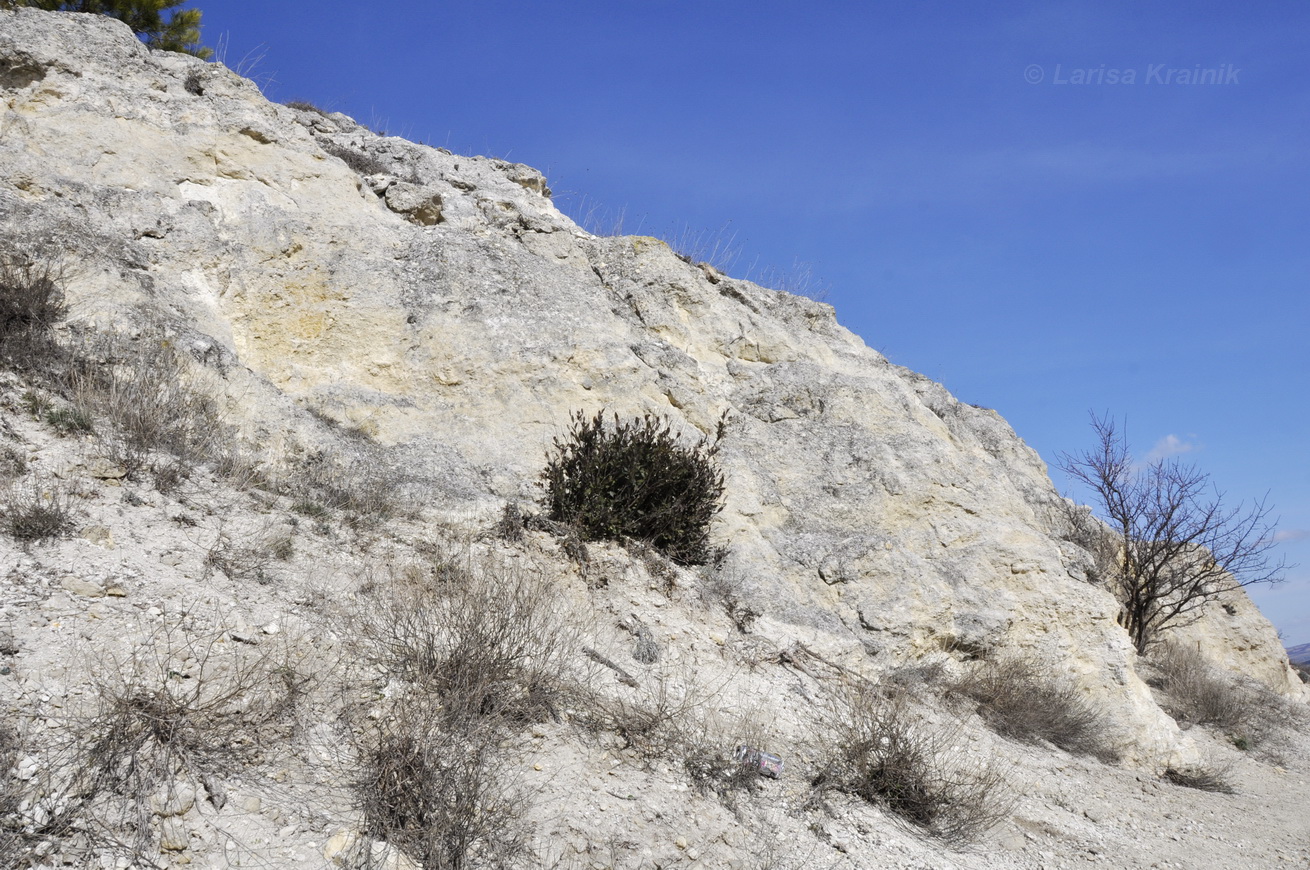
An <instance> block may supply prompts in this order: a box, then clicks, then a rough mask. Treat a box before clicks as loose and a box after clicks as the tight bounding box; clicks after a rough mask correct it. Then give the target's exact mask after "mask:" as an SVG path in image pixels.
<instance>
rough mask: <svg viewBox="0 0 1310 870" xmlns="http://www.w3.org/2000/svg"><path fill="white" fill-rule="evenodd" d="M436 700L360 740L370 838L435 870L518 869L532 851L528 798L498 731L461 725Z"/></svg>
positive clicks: (417, 700) (404, 704) (359, 783)
mask: <svg viewBox="0 0 1310 870" xmlns="http://www.w3.org/2000/svg"><path fill="white" fill-rule="evenodd" d="M460 724H461V725H462V726H463V727H460V728H451V727H448V717H447V716H446V715H444V711H443V710H441V709H440V705H439V704H435V705H434V703H433V699H432V698H430V697H424V696H421V695H412V696H409V697H407V698H405V699H403V700H401V701H400V702H399V703H396V704H394V705H392V706H391V708H390V710H389V715H388V716H387V718H386V721H385V722H384V723H383V724H381V725H380V726H378V727H376V728H372V729H368V730H366V731H365V733H364V735H363V736H362V737H360V738H359V739H357V751H358V753H359V756H360V761H361V770H360V773H359V776H358V777H357V779H356V780H355V783H354V786H355V794H356V797H357V801H358V804H359V808H360V810H361V812H362V814H363V819H364V824H363V830H364V833H365V834H366V835H368V836H371V837H376V838H378V839H381V840H384V841H386V842H387V843H389V844H391V845H393V846H396V847H397V848H399V849H401V850H402V851H404V852H405V853H406V854H407V855H409V856H410V857H411V858H413V859H414V860H416V861H418V862H419V863H421V864H422V866H424V867H426V868H432V870H461V868H465V867H488V868H499V867H509V866H514V862H515V860H516V859H517V858H518V856H519V855H521V854H522V853H523V851H524V849H525V844H526V830H525V828H524V825H523V821H522V819H523V815H524V813H525V811H526V804H527V797H526V795H525V794H524V793H523V791H522V790H521V789H520V788H518V787H517V786H516V784H515V783H514V781H513V779H512V777H511V776H510V768H509V765H508V764H507V762H506V760H505V758H504V756H503V754H502V752H501V751H500V749H499V747H498V743H499V740H500V732H499V729H497V728H495V727H493V726H492V724H490V723H486V722H483V723H477V724H474V723H470V722H464V723H460Z"/></svg>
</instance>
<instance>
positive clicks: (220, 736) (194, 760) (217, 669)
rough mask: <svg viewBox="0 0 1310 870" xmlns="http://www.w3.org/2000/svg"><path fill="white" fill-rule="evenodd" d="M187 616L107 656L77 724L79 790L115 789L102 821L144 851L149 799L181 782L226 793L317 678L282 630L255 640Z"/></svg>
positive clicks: (167, 797)
mask: <svg viewBox="0 0 1310 870" xmlns="http://www.w3.org/2000/svg"><path fill="white" fill-rule="evenodd" d="M190 622H191V620H190V619H189V618H188V617H186V616H183V617H182V618H180V619H177V620H175V621H169V622H167V623H166V624H165V625H163V626H161V627H160V628H159V629H157V630H156V631H155V633H154V635H153V636H152V637H151V638H150V639H149V640H148V641H147V642H146V643H145V644H142V645H141V646H139V647H137V648H136V649H135V650H134V651H133V652H132V654H131V655H130V656H129V657H128V658H127V659H126V660H122V661H116V660H114V659H113V658H112V657H111V658H110V659H109V660H108V661H109V665H108V666H107V668H106V669H105V672H104V673H102V674H101V676H100V678H99V681H98V686H97V688H98V692H99V699H98V705H97V709H96V711H95V713H94V714H92V715H91V716H90V717H88V718H86V719H85V720H84V721H81V722H78V723H76V724H75V726H74V727H75V728H76V730H77V732H78V738H79V741H78V743H79V747H80V751H79V756H78V767H79V770H78V779H79V791H80V792H81V793H82V794H85V795H88V796H99V795H104V796H113V799H112V800H110V801H108V802H107V803H106V805H105V806H104V807H103V809H106V810H110V811H111V813H112V812H113V811H114V810H116V811H117V818H116V819H115V818H113V817H112V816H111V817H109V818H106V819H104V821H105V822H106V823H107V824H109V825H110V826H111V827H117V826H123V827H126V828H128V829H129V830H132V831H133V832H134V835H135V847H136V849H137V850H138V851H144V850H146V849H148V847H149V843H150V841H151V838H152V833H151V831H150V828H149V819H150V816H151V813H152V802H153V803H154V804H155V805H158V804H159V803H160V801H161V800H162V801H165V802H167V801H171V800H175V799H176V796H177V792H178V790H179V789H180V788H182V787H184V786H190V787H191V788H192V789H197V790H198V789H199V788H201V787H202V786H203V787H204V788H205V789H206V791H207V793H208V796H209V799H210V800H211V801H215V802H216V803H217V802H221V800H222V795H223V794H224V793H225V790H224V789H223V786H222V782H223V777H224V776H226V775H228V774H229V773H231V772H232V770H233V769H234V768H236V767H239V766H241V765H249V764H253V763H255V762H256V761H257V760H258V759H259V758H260V757H261V754H262V750H263V747H264V746H265V745H266V744H267V743H269V742H270V741H271V740H274V739H276V738H277V737H278V736H279V735H281V736H286V732H287V731H288V729H289V728H290V726H291V724H292V721H291V720H292V714H293V713H294V711H295V708H296V706H297V704H298V703H299V702H300V700H301V699H302V698H303V697H304V695H305V693H306V692H307V691H308V689H309V686H310V684H311V678H310V677H309V676H308V675H307V674H306V673H305V672H304V670H303V669H302V667H301V666H300V663H299V662H298V660H297V658H296V656H295V653H294V651H293V649H292V647H291V643H290V641H288V640H286V639H285V636H284V637H283V639H282V640H280V641H279V640H275V639H271V638H270V639H268V640H266V641H264V642H263V645H261V646H259V647H254V646H251V645H248V644H241V643H236V642H233V641H232V640H231V639H230V637H229V636H228V633H227V630H226V628H225V627H223V626H221V625H220V626H211V627H208V628H207V630H205V631H203V632H201V633H192V632H191V626H190V625H189V623H190ZM97 803H98V804H99V803H100V802H99V801H98V802H97ZM115 823H117V824H115Z"/></svg>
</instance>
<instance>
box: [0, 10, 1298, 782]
mask: <svg viewBox="0 0 1310 870" xmlns="http://www.w3.org/2000/svg"><path fill="white" fill-rule="evenodd" d="M0 88H2V90H0V95H2V96H3V100H4V106H3V114H2V115H0V165H2V166H3V167H4V171H3V173H2V174H3V180H2V181H0V231H2V232H3V233H4V234H5V236H6V237H7V238H8V239H10V240H11V241H13V242H14V243H17V244H20V245H21V244H40V245H50V244H51V243H53V244H55V245H56V246H57V247H58V248H60V249H61V250H62V251H63V252H64V257H65V260H66V262H67V265H68V267H69V275H70V283H69V291H70V294H71V298H72V302H73V319H74V320H75V321H85V322H97V323H100V324H102V325H113V326H115V327H116V328H126V329H132V328H135V327H138V326H139V325H140V324H142V323H144V322H146V321H147V320H154V321H162V322H164V323H166V324H168V326H169V328H170V329H172V330H173V331H175V332H176V333H178V334H180V335H182V336H184V338H185V341H186V344H187V346H188V349H189V350H190V351H191V352H192V355H193V356H194V357H195V359H196V360H197V363H198V364H200V365H204V366H207V367H208V368H209V369H211V370H212V371H213V372H214V373H215V374H216V376H217V378H218V380H217V383H219V384H220V385H221V387H222V389H223V390H224V391H225V392H226V394H227V398H228V400H229V401H230V402H231V403H232V406H233V409H234V410H233V411H232V415H231V418H230V419H231V420H232V421H234V422H236V423H238V424H239V426H240V428H241V429H242V431H243V433H244V436H245V437H246V438H247V439H249V441H250V442H251V443H252V444H258V445H260V446H261V447H262V448H265V449H269V450H274V451H275V450H277V449H278V448H279V445H285V444H290V443H292V442H293V441H294V440H295V439H296V438H297V437H301V436H303V432H302V430H304V429H305V428H306V425H307V423H306V421H307V420H308V419H309V417H308V412H309V411H310V410H313V411H314V412H316V413H318V414H319V415H326V416H327V417H328V418H331V419H334V420H337V421H339V422H340V423H341V424H343V425H344V426H349V427H357V428H359V429H360V430H362V431H363V432H366V433H367V434H369V435H370V436H372V437H373V438H374V439H375V440H376V441H377V442H378V443H380V444H381V445H383V446H384V447H385V448H386V449H387V451H388V452H389V453H390V455H391V456H392V457H393V459H394V461H395V463H396V464H397V466H398V467H403V468H404V469H405V470H406V473H407V475H408V478H409V479H408V486H409V488H410V489H411V491H412V492H414V493H416V494H419V495H420V496H421V497H422V498H423V499H424V500H427V501H428V502H429V503H430V504H431V505H433V506H435V507H438V508H441V509H445V510H459V511H464V512H466V513H469V514H470V515H485V516H491V515H493V514H494V513H495V512H496V511H498V510H499V509H500V507H501V505H503V504H504V503H505V502H506V501H518V502H523V503H527V502H530V501H532V500H534V499H535V497H536V489H535V486H536V476H537V473H538V471H539V469H540V467H541V462H542V457H543V455H544V453H545V451H546V448H547V447H548V445H549V444H550V442H551V439H552V438H553V437H555V436H556V435H558V434H559V433H560V432H561V431H562V430H563V429H564V427H565V425H566V423H567V420H568V416H569V414H570V412H572V411H574V410H577V409H582V410H586V411H588V412H591V411H595V410H599V409H602V408H603V409H608V410H612V411H614V412H617V413H619V414H620V415H631V414H639V413H642V412H647V411H649V412H654V413H656V414H660V415H664V416H667V417H669V418H670V419H672V420H674V421H675V422H676V423H677V424H678V425H679V426H681V427H682V428H683V429H684V430H686V431H689V432H690V431H691V430H693V429H698V430H701V431H709V430H710V429H711V428H712V425H713V422H714V421H715V420H717V419H718V418H719V416H720V415H721V414H723V413H724V412H725V411H727V412H729V414H730V416H731V418H732V420H733V421H734V422H733V427H732V432H731V435H730V438H729V439H728V440H727V441H726V442H725V445H724V449H723V452H722V457H721V458H722V463H723V467H724V470H725V473H726V476H727V481H728V489H727V493H728V495H727V508H726V510H725V511H724V513H723V514H722V519H721V521H720V523H719V526H718V536H719V539H720V540H721V541H722V543H724V544H725V545H727V546H728V547H730V550H731V554H730V557H729V561H728V563H727V566H726V570H728V571H732V572H736V574H737V575H738V576H739V577H740V578H741V581H742V583H743V586H744V588H745V589H746V590H747V593H748V594H749V595H750V597H751V599H752V601H753V602H754V604H755V605H756V606H757V607H758V608H759V609H760V610H762V611H763V614H764V615H763V617H762V618H761V620H760V622H759V629H758V630H759V631H760V632H763V633H766V634H768V635H770V636H773V637H775V638H779V639H785V638H794V639H797V640H801V641H803V642H805V643H806V644H808V645H810V646H811V647H813V648H814V649H817V650H821V651H822V652H823V654H825V655H826V656H828V657H830V658H832V659H833V660H835V661H840V662H841V663H843V664H844V665H846V666H848V667H850V668H852V669H854V670H857V671H861V672H876V671H878V670H880V669H882V668H884V667H886V666H890V665H893V664H897V663H901V662H904V661H906V660H909V659H913V658H916V657H917V656H920V655H922V654H924V653H926V652H929V651H935V650H942V649H966V650H967V649H976V648H984V647H1006V648H1014V649H1020V650H1026V651H1031V652H1033V653H1035V654H1036V655H1038V656H1040V657H1041V658H1042V659H1043V660H1044V661H1046V662H1049V663H1050V668H1051V670H1052V672H1054V673H1064V674H1067V675H1069V676H1070V677H1072V678H1074V679H1076V680H1077V681H1078V683H1079V684H1080V685H1081V686H1083V687H1084V689H1085V690H1086V691H1087V692H1088V693H1090V694H1091V695H1093V696H1094V697H1096V698H1097V699H1098V701H1099V703H1100V706H1102V707H1103V709H1105V710H1108V711H1111V712H1112V713H1113V715H1114V717H1115V720H1116V726H1117V727H1118V728H1119V729H1121V730H1122V731H1123V733H1124V736H1125V737H1127V738H1129V739H1128V741H1127V743H1126V745H1128V746H1130V747H1132V748H1131V749H1130V751H1129V756H1130V757H1131V758H1136V759H1137V760H1139V761H1141V762H1144V763H1147V764H1152V765H1157V764H1161V763H1164V762H1165V761H1166V760H1168V759H1169V758H1171V757H1183V758H1184V759H1186V758H1187V756H1188V755H1189V753H1190V749H1189V743H1190V741H1189V740H1188V739H1187V738H1186V736H1185V735H1182V734H1181V733H1180V732H1179V731H1178V728H1177V726H1176V725H1175V724H1174V722H1173V720H1172V719H1170V718H1169V717H1167V716H1165V715H1164V714H1163V713H1162V712H1161V711H1160V710H1159V709H1158V707H1157V706H1156V705H1155V703H1154V702H1153V701H1152V699H1151V695H1150V693H1149V691H1148V690H1147V689H1146V687H1145V686H1144V684H1143V683H1142V682H1141V680H1140V679H1139V678H1138V676H1137V675H1136V673H1135V669H1134V658H1135V657H1134V654H1133V652H1132V650H1131V647H1130V644H1129V643H1128V641H1127V638H1126V636H1125V635H1124V633H1123V632H1122V631H1121V630H1120V629H1119V628H1118V627H1117V625H1116V624H1115V614H1116V611H1117V605H1116V603H1115V601H1114V600H1113V598H1112V597H1111V596H1110V595H1109V594H1108V593H1107V592H1106V591H1105V590H1103V589H1101V588H1098V587H1096V586H1095V585H1092V584H1089V583H1088V582H1086V574H1085V571H1086V566H1087V558H1088V557H1087V554H1086V553H1084V552H1083V551H1082V550H1080V549H1079V548H1078V547H1077V546H1076V545H1074V544H1072V543H1070V542H1068V541H1065V540H1062V539H1061V534H1062V533H1061V517H1062V512H1063V507H1064V506H1063V503H1062V500H1061V499H1060V497H1059V495H1058V493H1056V492H1055V490H1054V488H1053V486H1052V484H1051V482H1050V480H1049V478H1048V477H1047V474H1046V469H1045V467H1044V465H1043V464H1042V462H1041V460H1040V458H1039V457H1038V456H1037V454H1036V453H1035V452H1034V451H1032V450H1031V449H1029V448H1028V447H1027V446H1026V445H1024V444H1023V442H1022V441H1021V440H1020V439H1019V438H1018V437H1017V436H1016V435H1015V433H1014V432H1013V431H1012V430H1011V429H1010V427H1009V426H1008V425H1007V424H1006V423H1005V422H1004V420H1003V419H1002V418H1001V417H1000V416H999V415H998V414H996V413H995V412H992V411H988V410H985V409H979V408H975V407H972V406H969V405H967V404H963V403H960V402H958V401H957V400H955V399H954V398H953V397H952V396H951V395H950V394H949V393H948V392H947V391H946V390H945V389H944V388H942V387H941V386H940V385H938V384H935V383H933V382H931V381H929V380H928V379H926V378H924V377H922V376H919V375H917V374H914V373H912V372H909V371H907V370H905V369H902V368H900V367H897V366H895V365H892V364H890V363H889V362H888V361H887V360H886V359H884V358H883V357H881V356H880V355H879V354H878V353H876V352H875V351H873V350H871V349H870V348H868V347H867V346H865V344H864V343H863V342H862V341H861V340H860V339H859V338H858V337H857V336H855V335H853V334H852V333H850V332H849V331H848V330H846V329H844V328H842V327H841V326H840V325H839V324H838V323H837V321H836V319H835V317H834V312H833V310H832V309H831V308H830V307H829V306H826V305H823V304H820V303H817V302H813V301H811V300H808V299H804V298H801V297H796V296H791V295H788V294H785V293H780V292H775V291H771V290H768V289H766V288H762V287H759V286H756V285H754V284H751V283H749V282H745V281H739V280H735V279H732V278H730V277H727V276H724V275H720V274H718V273H717V272H715V271H714V270H712V269H707V268H703V267H701V266H699V265H697V264H694V263H690V262H687V261H685V260H684V259H683V258H680V257H679V256H678V255H677V254H675V253H674V252H673V251H672V250H670V249H669V247H668V246H667V245H665V244H664V243H663V242H661V241H659V240H656V239H651V238H644V237H608V238H606V237H597V236H594V235H591V234H589V233H587V232H585V231H583V230H582V229H580V228H579V227H578V226H577V225H576V224H574V223H573V221H571V220H570V219H569V218H568V217H566V216H565V215H563V214H562V213H561V212H560V211H559V210H558V209H557V208H555V206H554V205H553V204H552V202H551V199H550V197H549V191H548V188H547V186H546V182H545V179H544V178H543V177H542V176H541V174H540V173H538V172H536V171H535V170H533V169H531V168H529V167H526V166H522V165H518V164H511V163H507V162H505V161H500V160H494V159H487V158H481V157H465V156H459V155H454V154H450V153H448V152H445V151H443V150H441V149H433V148H429V147H426V146H422V145H417V144H414V143H411V142H408V141H405V140H403V139H399V138H395V137H384V136H379V135H376V134H374V133H373V132H371V131H369V130H367V129H366V128H364V127H362V126H360V125H358V124H356V123H355V122H354V121H352V120H351V119H349V118H347V117H345V116H344V115H339V114H324V113H322V112H319V111H315V110H311V109H293V108H289V107H286V106H281V105H277V104H274V103H270V102H268V101H267V100H266V99H265V98H264V97H263V96H262V95H261V93H260V92H259V90H258V88H257V87H256V86H255V85H254V84H252V83H251V82H249V81H247V80H245V79H243V78H241V77H239V76H237V75H236V74H234V73H232V72H230V71H229V70H227V69H225V68H224V67H222V66H221V65H218V64H206V63H203V62H201V61H198V60H196V59H194V58H190V57H187V56H183V55H178V54H170V53H164V52H154V51H151V50H150V49H147V48H146V47H144V46H143V45H141V44H140V43H139V42H138V41H137V40H136V39H135V38H134V37H133V36H132V34H131V33H130V32H129V31H128V30H127V29H126V28H125V27H123V26H121V25H119V24H117V23H116V22H113V21H110V20H107V19H103V18H99V17H95V16H86V15H62V14H61V15H51V14H44V13H37V12H33V11H30V10H17V11H9V12H0ZM348 161H349V163H350V164H352V165H348ZM352 166H353V167H354V168H352ZM298 433H300V435H298ZM1239 597H1240V601H1238V602H1237V603H1236V604H1235V605H1234V607H1233V609H1234V611H1235V612H1234V613H1232V614H1228V613H1226V612H1225V613H1223V614H1219V613H1215V614H1212V615H1211V616H1210V617H1209V618H1208V620H1207V622H1206V623H1205V625H1204V626H1203V627H1202V628H1201V629H1199V630H1200V631H1201V632H1202V635H1203V636H1204V638H1205V639H1206V641H1205V642H1206V643H1207V645H1209V646H1212V647H1215V648H1221V649H1224V650H1228V651H1229V652H1228V656H1229V659H1228V662H1227V663H1228V664H1229V665H1230V666H1231V667H1234V668H1236V669H1244V670H1247V671H1248V672H1250V673H1253V674H1257V675H1258V676H1259V677H1260V678H1261V679H1262V680H1264V681H1265V682H1267V683H1268V684H1270V685H1271V686H1274V687H1275V688H1277V689H1278V690H1280V691H1284V692H1291V691H1294V690H1295V691H1299V686H1298V685H1297V684H1296V683H1295V682H1294V678H1293V677H1291V675H1290V673H1288V671H1287V667H1286V664H1285V659H1284V658H1282V656H1281V647H1279V645H1278V644H1277V640H1276V638H1275V636H1274V633H1273V631H1272V629H1271V628H1270V627H1269V625H1268V623H1267V622H1266V621H1264V620H1263V619H1262V618H1261V617H1260V616H1259V614H1258V612H1256V611H1255V610H1254V608H1253V607H1252V606H1251V605H1250V604H1249V602H1247V601H1246V599H1245V597H1244V596H1239Z"/></svg>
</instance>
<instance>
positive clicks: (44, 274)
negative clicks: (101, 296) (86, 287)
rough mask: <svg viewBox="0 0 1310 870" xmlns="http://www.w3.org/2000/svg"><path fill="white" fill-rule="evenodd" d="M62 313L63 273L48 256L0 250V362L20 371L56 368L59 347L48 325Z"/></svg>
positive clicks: (59, 362) (62, 315) (56, 320)
mask: <svg viewBox="0 0 1310 870" xmlns="http://www.w3.org/2000/svg"><path fill="white" fill-rule="evenodd" d="M66 313H67V307H66V306H65V303H64V289H63V275H62V272H61V270H60V269H59V267H58V266H56V265H55V264H54V262H53V261H52V260H51V259H48V258H42V257H31V256H27V255H24V254H20V253H14V252H8V253H3V254H0V366H3V367H5V368H8V369H10V370H11V371H17V372H24V373H27V372H31V373H41V372H45V371H49V370H51V369H53V368H57V367H58V366H59V365H60V364H61V363H62V360H63V351H62V349H61V348H60V346H59V344H58V343H57V342H56V341H55V339H54V337H53V335H52V334H51V327H53V326H54V325H55V324H56V323H58V322H59V321H60V320H62V319H63V317H64V315H65V314H66Z"/></svg>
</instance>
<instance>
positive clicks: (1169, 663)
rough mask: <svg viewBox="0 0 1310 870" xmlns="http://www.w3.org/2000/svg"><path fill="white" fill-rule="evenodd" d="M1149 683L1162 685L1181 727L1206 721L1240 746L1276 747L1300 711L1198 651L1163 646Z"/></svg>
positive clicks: (1165, 704) (1167, 705)
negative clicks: (1295, 711)
mask: <svg viewBox="0 0 1310 870" xmlns="http://www.w3.org/2000/svg"><path fill="white" fill-rule="evenodd" d="M1150 668H1151V671H1152V673H1148V682H1149V683H1150V684H1151V685H1152V686H1154V687H1155V688H1157V689H1159V690H1161V692H1162V696H1161V698H1160V702H1161V706H1162V707H1163V708H1164V710H1165V712H1167V713H1168V714H1169V715H1170V716H1172V717H1174V719H1175V720H1177V722H1178V724H1179V725H1180V726H1182V727H1183V728H1190V727H1192V726H1193V725H1208V726H1211V727H1213V728H1216V729H1218V730H1219V731H1222V732H1223V733H1224V734H1226V735H1227V736H1228V738H1229V739H1230V740H1231V741H1232V742H1233V744H1234V745H1235V746H1236V747H1237V748H1239V749H1242V750H1248V749H1260V750H1262V751H1273V750H1274V747H1275V746H1276V745H1277V744H1278V743H1279V742H1280V741H1281V739H1282V738H1283V737H1284V736H1285V734H1286V732H1287V731H1288V730H1289V729H1292V728H1294V727H1296V720H1297V718H1298V716H1297V714H1296V713H1294V711H1293V710H1292V709H1291V708H1290V707H1289V705H1288V704H1287V703H1286V702H1284V701H1283V699H1281V698H1279V697H1278V696H1277V695H1276V694H1275V693H1274V692H1273V691H1271V690H1270V689H1269V688H1267V687H1265V686H1263V685H1261V684H1259V683H1257V682H1256V681H1254V680H1249V679H1245V680H1244V679H1241V678H1239V677H1237V676H1235V675H1232V674H1228V673H1226V672H1224V671H1221V670H1219V669H1218V668H1216V667H1214V666H1212V665H1211V664H1210V663H1209V662H1207V661H1206V660H1205V657H1204V656H1202V655H1201V654H1200V653H1199V652H1198V651H1196V650H1194V649H1191V648H1189V647H1184V646H1180V645H1177V644H1161V645H1159V646H1158V647H1157V648H1156V650H1155V651H1154V654H1153V655H1152V656H1151V659H1150Z"/></svg>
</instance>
